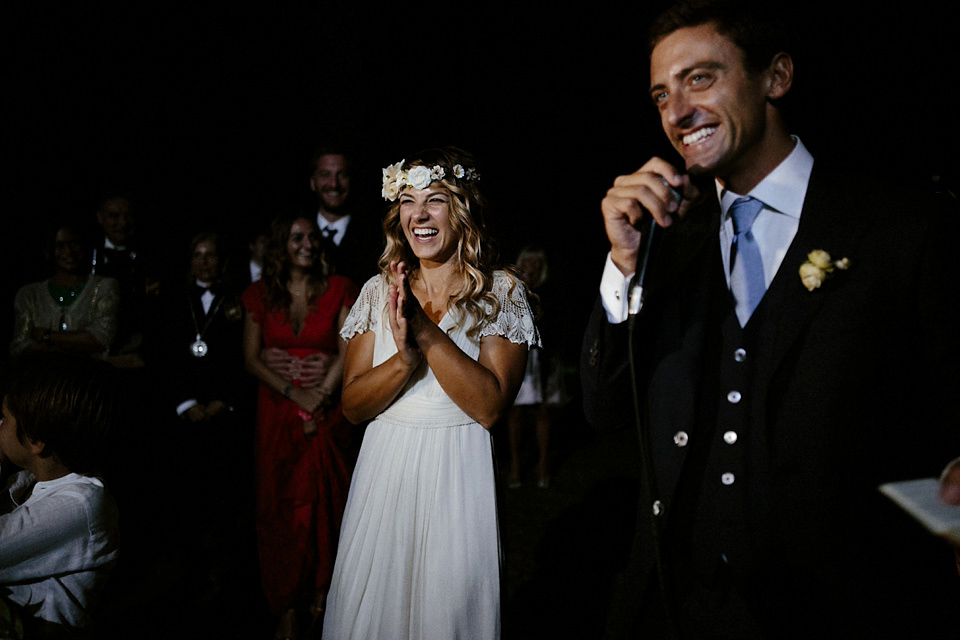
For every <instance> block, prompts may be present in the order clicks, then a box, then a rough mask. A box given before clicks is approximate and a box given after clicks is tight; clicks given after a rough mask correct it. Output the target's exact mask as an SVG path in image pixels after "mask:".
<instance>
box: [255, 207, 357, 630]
mask: <svg viewBox="0 0 960 640" xmlns="http://www.w3.org/2000/svg"><path fill="white" fill-rule="evenodd" d="M356 296H357V289H356V286H355V285H354V284H353V283H352V282H351V281H350V280H348V279H347V278H344V277H341V276H336V275H332V276H328V275H327V273H326V267H325V264H324V261H323V258H322V255H321V252H320V235H319V231H318V229H317V226H316V223H315V222H314V221H312V220H310V219H308V218H304V217H289V218H281V219H278V220H276V221H274V223H273V233H272V238H271V247H270V249H269V253H268V259H267V264H266V265H265V268H264V274H263V278H262V279H261V280H259V281H257V282H255V283H253V284H252V285H250V287H249V288H248V289H247V290H246V292H244V294H243V303H244V307H245V308H246V310H247V316H246V320H245V324H244V337H243V343H244V345H243V349H244V361H245V365H246V368H247V371H249V372H250V373H252V374H253V375H254V376H255V377H256V378H257V379H258V380H259V381H260V391H259V396H258V403H257V429H256V441H255V446H256V452H255V460H256V465H255V466H256V468H255V473H256V486H257V489H256V491H257V496H256V497H257V540H258V547H259V556H260V570H261V574H262V575H261V579H262V584H263V589H264V593H265V595H266V598H267V602H268V604H269V606H270V609H271V611H272V612H273V613H274V614H275V615H277V616H279V624H278V626H277V633H276V637H277V638H295V637H297V636H298V633H297V630H298V628H299V626H300V625H301V623H303V622H306V621H309V623H311V624H312V623H314V622H316V621H317V620H318V619H319V618H321V617H322V615H321V614H322V612H323V609H324V604H325V602H326V595H327V589H328V588H329V586H330V576H331V573H332V572H333V560H334V558H335V555H336V550H337V537H338V535H339V531H340V520H341V518H342V516H343V508H344V504H345V503H346V499H347V488H348V486H349V483H350V474H351V472H352V468H353V455H352V454H351V451H352V449H353V448H352V447H351V446H350V425H349V423H348V422H346V420H345V419H344V418H343V417H342V415H341V413H340V399H339V395H340V383H341V377H342V372H343V355H344V352H345V348H346V346H345V343H344V342H343V340H342V339H341V338H340V336H339V333H340V327H341V326H343V321H344V319H345V318H346V316H347V312H348V311H349V310H350V307H351V306H352V305H353V303H354V301H355V299H356Z"/></svg>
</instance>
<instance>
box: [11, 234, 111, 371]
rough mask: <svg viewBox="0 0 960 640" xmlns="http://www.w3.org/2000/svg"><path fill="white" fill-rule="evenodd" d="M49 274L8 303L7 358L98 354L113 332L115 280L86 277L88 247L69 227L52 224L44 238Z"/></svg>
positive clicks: (101, 351) (24, 289)
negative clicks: (27, 354) (12, 323)
mask: <svg viewBox="0 0 960 640" xmlns="http://www.w3.org/2000/svg"><path fill="white" fill-rule="evenodd" d="M46 255H47V257H48V259H49V260H50V262H51V263H52V266H53V271H54V273H53V275H52V276H51V277H50V278H49V279H47V280H42V281H40V282H35V283H32V284H28V285H26V286H24V287H23V288H21V289H20V290H19V291H18V292H17V295H16V297H15V299H14V303H13V307H14V312H15V326H14V336H13V341H12V342H11V343H10V353H11V355H14V356H16V355H19V354H20V353H22V352H24V351H27V350H31V351H36V350H59V351H74V352H81V353H87V354H91V355H98V356H104V355H106V353H107V350H108V349H109V346H110V343H111V341H112V340H113V338H114V335H115V334H116V331H117V312H118V307H119V305H120V291H119V287H118V285H117V281H116V280H114V279H113V278H105V277H103V276H99V275H91V274H90V243H89V242H88V241H87V240H86V238H85V237H84V234H83V232H82V230H81V228H80V227H79V226H78V225H77V224H74V223H71V222H67V221H63V220H61V221H57V222H55V223H54V224H53V228H52V231H51V232H50V234H49V236H48V240H47V247H46Z"/></svg>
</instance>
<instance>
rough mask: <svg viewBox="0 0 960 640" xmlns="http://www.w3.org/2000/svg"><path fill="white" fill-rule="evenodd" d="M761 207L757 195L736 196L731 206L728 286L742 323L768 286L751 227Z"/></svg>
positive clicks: (745, 321)
mask: <svg viewBox="0 0 960 640" xmlns="http://www.w3.org/2000/svg"><path fill="white" fill-rule="evenodd" d="M761 209H763V203H762V202H760V201H759V200H757V199H756V198H737V199H736V200H735V201H734V203H733V206H732V207H730V216H731V217H732V218H733V233H734V236H733V244H732V245H731V246H730V274H731V279H730V289H731V291H733V297H734V298H736V300H737V303H738V304H737V307H738V308H737V317H738V318H739V319H740V325H741V326H744V325H746V324H747V320H749V319H750V316H751V315H752V314H753V310H754V309H756V308H757V305H758V304H760V300H761V299H762V298H763V294H764V293H766V290H767V285H766V282H765V281H764V277H763V259H762V258H761V257H760V247H759V246H758V245H757V241H756V240H755V239H754V237H753V232H752V231H750V227H751V226H752V225H753V221H754V220H756V218H757V214H758V213H760V210H761ZM738 261H739V262H740V263H741V265H740V266H741V270H740V271H739V272H738V273H736V274H735V273H734V268H735V267H736V266H737V263H738Z"/></svg>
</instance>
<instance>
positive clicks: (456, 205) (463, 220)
mask: <svg viewBox="0 0 960 640" xmlns="http://www.w3.org/2000/svg"><path fill="white" fill-rule="evenodd" d="M457 164H459V165H461V166H463V167H464V168H475V167H476V163H475V161H474V159H473V157H472V156H471V155H470V154H469V153H467V152H465V151H462V150H460V149H457V148H455V147H444V148H440V149H428V150H426V151H422V152H420V153H418V154H417V155H416V156H414V157H413V159H411V160H409V161H407V162H405V163H404V165H403V169H404V170H409V169H410V168H411V167H416V166H424V167H429V168H433V167H434V166H437V165H439V166H441V167H443V168H444V170H445V176H444V178H443V179H442V180H438V181H436V182H434V183H433V184H434V185H437V184H440V185H443V187H444V188H445V189H446V190H447V191H448V192H449V193H450V196H451V198H450V226H451V228H452V229H453V231H454V233H456V234H457V237H458V240H457V251H456V256H457V274H458V275H459V276H460V277H461V283H460V287H459V288H458V290H457V291H456V293H454V294H453V295H451V298H452V300H451V308H454V309H456V310H457V312H458V313H459V314H460V315H459V317H457V323H458V324H459V323H461V322H464V321H469V322H470V325H471V326H470V327H469V329H468V330H467V335H468V336H470V337H471V338H474V337H476V335H477V334H478V333H479V332H480V329H481V328H482V327H483V326H484V325H485V324H487V323H488V322H492V321H494V320H495V319H496V317H497V314H499V313H500V302H499V300H497V296H496V295H495V294H494V293H493V291H492V288H493V272H494V270H495V269H496V268H498V266H499V265H498V262H497V261H498V259H499V256H498V255H497V251H496V247H495V245H494V242H493V240H492V238H491V237H490V236H489V234H488V231H487V225H486V220H485V217H484V216H485V209H486V201H485V200H484V198H483V196H482V195H481V193H480V190H479V189H478V188H477V186H478V185H477V180H465V179H462V178H461V179H457V178H455V177H454V176H453V166H454V165H457ZM383 233H384V235H385V236H386V240H387V245H386V249H384V251H383V255H382V256H381V257H380V262H379V266H380V271H381V272H382V273H384V274H389V272H390V263H391V262H395V261H396V262H400V261H403V262H405V263H406V264H407V265H409V267H410V272H411V275H412V276H413V277H414V278H415V277H416V275H417V272H418V271H419V270H420V261H419V260H418V259H417V257H416V256H415V255H414V253H413V250H412V249H411V248H410V245H409V244H407V239H406V236H405V235H404V233H403V229H402V228H401V225H400V200H399V198H398V199H397V200H395V201H394V202H392V203H391V204H390V207H389V209H388V210H387V213H386V215H385V216H384V218H383ZM505 271H506V273H507V275H508V277H509V278H510V280H511V285H510V290H511V291H512V290H513V287H514V286H516V285H517V283H518V282H519V279H518V277H517V275H516V274H515V273H512V272H511V270H509V269H506V270H505Z"/></svg>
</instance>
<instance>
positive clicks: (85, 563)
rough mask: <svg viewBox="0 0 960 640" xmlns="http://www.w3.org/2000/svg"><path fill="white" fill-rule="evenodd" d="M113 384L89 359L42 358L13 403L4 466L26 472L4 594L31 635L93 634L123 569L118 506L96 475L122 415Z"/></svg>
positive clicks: (29, 368) (5, 519)
mask: <svg viewBox="0 0 960 640" xmlns="http://www.w3.org/2000/svg"><path fill="white" fill-rule="evenodd" d="M110 376H111V371H110V367H109V366H108V365H106V364H104V363H102V362H99V361H94V360H91V359H90V358H88V357H74V356H64V355H43V356H32V357H30V358H29V359H27V360H25V361H23V362H22V363H21V364H20V366H19V367H18V370H17V371H15V373H14V374H13V376H12V380H11V381H10V384H9V388H8V389H7V391H6V394H5V395H4V398H3V419H2V421H0V464H2V465H3V466H4V467H8V466H10V465H14V466H16V467H19V468H20V469H21V470H20V471H18V472H16V473H14V474H13V475H12V476H11V477H10V479H9V481H8V483H7V487H6V490H5V491H3V493H0V594H2V597H3V598H5V599H6V600H7V601H8V602H10V603H12V604H13V605H15V607H17V608H18V609H19V613H20V616H21V617H22V618H23V620H24V624H25V627H26V628H27V629H28V630H29V629H31V628H34V629H37V630H43V631H44V632H47V633H49V632H50V631H55V630H57V629H63V630H76V629H82V628H84V627H86V626H88V624H89V619H88V616H89V613H90V609H91V606H92V605H93V604H94V601H95V599H96V596H97V595H98V593H99V592H100V590H101V589H102V587H103V585H104V583H105V581H106V580H105V579H106V577H107V575H108V574H109V571H110V569H111V568H112V567H113V565H114V564H115V562H116V558H117V537H118V536H117V509H116V505H115V504H114V502H113V499H112V498H111V497H110V496H109V495H108V494H107V492H106V490H105V489H104V486H103V483H102V481H101V480H100V479H99V478H97V477H95V475H93V474H95V473H96V472H97V470H98V468H99V465H98V458H99V455H100V453H101V452H102V451H104V450H105V449H106V446H105V445H106V443H107V436H108V432H109V428H110V425H111V422H112V419H113V414H114V406H115V400H114V394H115V387H114V385H113V384H111V380H110ZM4 470H5V471H6V469H4ZM28 637H29V636H28Z"/></svg>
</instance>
